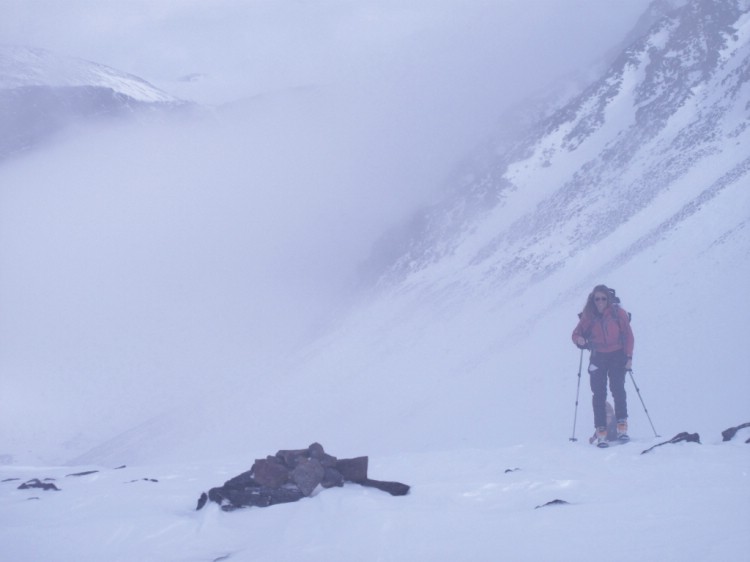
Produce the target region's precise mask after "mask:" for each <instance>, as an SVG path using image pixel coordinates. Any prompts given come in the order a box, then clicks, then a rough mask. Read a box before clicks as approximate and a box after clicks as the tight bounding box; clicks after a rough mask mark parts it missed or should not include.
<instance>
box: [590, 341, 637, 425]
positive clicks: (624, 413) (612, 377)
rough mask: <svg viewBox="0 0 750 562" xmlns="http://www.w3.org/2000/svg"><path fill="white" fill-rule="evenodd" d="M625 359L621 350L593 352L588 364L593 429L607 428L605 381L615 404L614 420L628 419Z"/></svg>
mask: <svg viewBox="0 0 750 562" xmlns="http://www.w3.org/2000/svg"><path fill="white" fill-rule="evenodd" d="M626 363H627V357H625V352H624V351H623V350H622V349H618V350H617V351H612V352H609V353H602V352H599V351H594V352H592V353H591V362H590V363H589V376H590V382H591V392H593V393H594V396H593V398H592V400H591V401H592V404H593V406H594V427H606V426H607V410H606V402H607V380H608V379H609V390H610V392H612V398H613V400H614V402H615V418H616V419H617V420H625V419H627V418H628V403H627V394H626V393H625V364H626Z"/></svg>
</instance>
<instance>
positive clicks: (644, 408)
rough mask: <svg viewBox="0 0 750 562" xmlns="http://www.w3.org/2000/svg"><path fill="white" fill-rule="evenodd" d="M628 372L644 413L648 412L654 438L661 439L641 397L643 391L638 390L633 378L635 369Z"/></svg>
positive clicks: (647, 415)
mask: <svg viewBox="0 0 750 562" xmlns="http://www.w3.org/2000/svg"><path fill="white" fill-rule="evenodd" d="M628 372H629V373H630V380H632V381H633V386H634V387H635V391H636V392H637V393H638V398H640V399H641V404H643V411H644V412H646V417H647V418H648V423H650V424H651V429H653V430H654V436H655V437H661V435H659V434H658V433H656V428H655V427H654V422H652V421H651V416H650V415H649V414H648V408H646V404H645V402H644V401H643V397H642V396H641V390H640V389H639V388H638V385H637V384H636V382H635V378H633V369H629V370H628Z"/></svg>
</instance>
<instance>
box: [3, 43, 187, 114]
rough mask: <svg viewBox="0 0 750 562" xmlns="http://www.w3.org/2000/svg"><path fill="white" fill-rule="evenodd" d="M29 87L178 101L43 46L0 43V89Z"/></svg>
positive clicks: (139, 81)
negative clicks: (99, 90)
mask: <svg viewBox="0 0 750 562" xmlns="http://www.w3.org/2000/svg"><path fill="white" fill-rule="evenodd" d="M28 86H47V87H50V88H63V87H68V88H70V87H78V86H80V87H92V88H108V89H110V90H113V91H115V92H117V93H119V94H121V95H123V96H128V97H129V98H132V99H134V100H136V101H139V102H147V103H177V102H179V101H180V100H178V99H177V98H175V97H174V96H171V95H169V94H167V93H166V92H163V91H161V90H159V89H158V88H155V87H154V86H152V85H151V84H149V83H148V82H146V81H145V80H142V79H140V78H138V77H137V76H133V75H131V74H126V73H123V72H119V71H117V70H115V69H113V68H109V67H108V66H104V65H102V64H97V63H95V62H90V61H85V60H81V59H77V58H73V57H66V56H61V55H58V54H56V53H53V52H51V51H48V50H46V49H39V48H32V47H24V46H19V45H0V89H2V90H8V89H12V88H23V87H28Z"/></svg>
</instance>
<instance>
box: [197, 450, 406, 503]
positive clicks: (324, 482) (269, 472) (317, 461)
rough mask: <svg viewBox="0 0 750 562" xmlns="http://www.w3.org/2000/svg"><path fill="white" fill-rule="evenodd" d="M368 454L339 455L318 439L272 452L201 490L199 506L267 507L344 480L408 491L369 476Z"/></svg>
mask: <svg viewBox="0 0 750 562" xmlns="http://www.w3.org/2000/svg"><path fill="white" fill-rule="evenodd" d="M367 464H368V457H356V458H351V459H337V458H336V457H334V456H332V455H329V454H328V453H326V452H325V450H324V449H323V446H322V445H320V444H319V443H313V444H312V445H310V446H309V447H308V448H307V449H294V450H281V451H278V452H277V453H276V454H275V455H273V456H270V455H269V456H267V457H266V458H265V459H258V460H256V461H255V463H254V464H253V466H252V468H251V469H250V470H248V471H247V472H243V473H242V474H239V475H237V476H235V477H234V478H232V479H230V480H228V481H226V482H225V483H224V485H223V486H219V487H217V488H211V489H210V490H209V491H208V493H205V492H204V493H203V494H201V497H200V498H199V500H198V507H197V508H196V509H201V508H202V507H203V506H205V505H206V503H208V501H212V502H216V503H217V504H219V505H220V506H221V509H223V510H224V511H232V510H234V509H238V508H242V507H251V506H255V507H268V506H269V505H275V504H279V503H289V502H294V501H297V500H300V499H302V498H305V497H310V496H311V495H312V494H313V492H314V491H315V490H316V489H317V488H318V486H320V487H321V488H333V487H340V486H343V485H344V483H345V482H354V483H356V484H360V485H362V486H370V487H372V488H377V489H378V490H382V491H384V492H388V493H389V494H391V495H393V496H404V495H406V494H408V493H409V486H407V485H406V484H401V483H400V482H383V481H380V480H372V479H371V478H368V476H367Z"/></svg>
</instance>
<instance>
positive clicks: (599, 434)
mask: <svg viewBox="0 0 750 562" xmlns="http://www.w3.org/2000/svg"><path fill="white" fill-rule="evenodd" d="M595 442H596V446H597V447H599V448H600V449H604V448H606V447H609V442H608V441H607V428H606V427H597V428H596V441H595Z"/></svg>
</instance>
